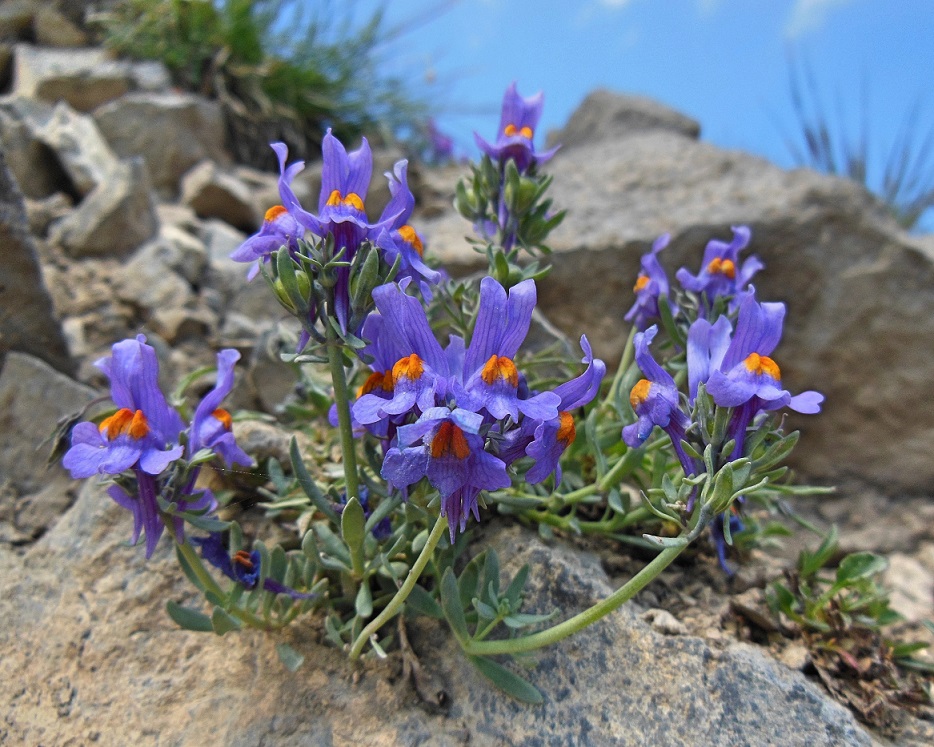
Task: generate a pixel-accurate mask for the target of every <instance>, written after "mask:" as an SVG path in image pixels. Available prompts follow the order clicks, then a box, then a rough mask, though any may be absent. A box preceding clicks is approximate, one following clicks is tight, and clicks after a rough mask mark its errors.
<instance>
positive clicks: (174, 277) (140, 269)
mask: <svg viewBox="0 0 934 747" xmlns="http://www.w3.org/2000/svg"><path fill="white" fill-rule="evenodd" d="M181 261H182V255H181V252H180V251H179V250H178V248H177V247H176V246H175V245H174V244H171V243H169V242H167V241H164V240H162V239H155V240H154V241H150V242H149V243H147V244H145V245H144V246H142V247H140V249H139V251H137V252H136V253H135V254H133V256H132V257H131V258H130V260H129V262H127V265H126V267H125V268H124V270H123V272H121V273H120V274H119V275H118V276H117V278H116V289H115V292H116V294H117V296H118V297H119V298H121V299H123V300H124V301H126V302H127V303H130V304H133V305H134V306H136V307H138V308H139V309H140V310H141V311H142V312H143V316H144V317H149V316H151V315H152V314H154V313H155V312H157V311H162V310H170V309H181V308H183V307H184V306H186V305H188V304H190V303H191V302H192V301H193V300H194V294H193V292H192V289H191V286H190V285H189V284H188V282H187V281H185V279H184V278H182V277H181V276H179V275H178V274H177V273H176V272H175V268H176V267H178V266H179V263H180V262H181Z"/></svg>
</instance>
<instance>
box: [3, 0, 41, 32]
mask: <svg viewBox="0 0 934 747" xmlns="http://www.w3.org/2000/svg"><path fill="white" fill-rule="evenodd" d="M37 5H38V3H37V2H36V0H10V1H9V2H4V3H2V4H0V38H3V39H25V38H26V36H27V35H28V34H29V33H30V31H31V30H32V23H33V18H34V16H35V14H36V7H37Z"/></svg>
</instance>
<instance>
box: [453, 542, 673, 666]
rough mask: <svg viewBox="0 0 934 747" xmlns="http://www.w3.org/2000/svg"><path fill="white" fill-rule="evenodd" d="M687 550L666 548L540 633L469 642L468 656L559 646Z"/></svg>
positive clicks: (641, 587) (636, 591)
mask: <svg viewBox="0 0 934 747" xmlns="http://www.w3.org/2000/svg"><path fill="white" fill-rule="evenodd" d="M685 547H687V545H684V546H681V547H667V548H665V549H664V550H662V551H661V552H660V553H659V554H658V555H657V556H655V559H654V560H652V562H651V563H649V564H648V565H647V566H646V567H645V568H643V569H642V570H641V571H639V572H638V573H637V574H636V575H635V576H633V577H632V578H631V579H629V581H627V582H626V583H625V584H623V585H622V586H621V587H620V588H619V589H617V590H616V591H615V592H613V593H612V594H611V595H610V596H608V597H607V598H606V599H604V600H603V601H602V602H599V603H598V604H595V605H594V606H593V607H590V608H589V609H586V610H584V611H583V612H581V613H580V614H579V615H575V616H574V617H572V618H570V619H568V620H565V621H564V622H562V623H558V624H557V625H553V626H552V627H550V628H547V629H545V630H542V631H540V632H538V633H533V634H532V635H528V636H523V637H521V638H510V639H506V640H501V641H467V642H466V643H465V644H464V653H466V654H469V655H471V656H490V655H494V654H518V653H521V652H523V651H534V650H535V649H538V648H543V647H544V646H550V645H551V644H553V643H557V642H558V641H561V640H563V639H565V638H567V637H568V636H569V635H573V634H574V633H576V632H578V631H579V630H583V629H584V628H586V627H587V626H588V625H591V624H593V623H595V622H597V620H599V619H601V618H602V617H605V616H606V615H608V614H609V613H610V612H613V611H614V610H616V609H618V608H619V607H621V606H622V605H623V604H624V603H625V602H628V601H629V600H630V599H632V598H633V597H634V596H635V595H636V594H638V593H639V592H640V591H641V590H642V589H643V588H645V587H646V586H647V585H648V583H649V582H650V581H652V580H653V579H654V578H655V577H656V576H657V575H658V574H659V573H661V572H662V571H663V570H664V569H665V568H667V567H668V566H669V565H670V564H671V562H672V561H673V560H674V559H675V558H676V557H678V555H680V554H681V553H682V552H683V551H684V548H685Z"/></svg>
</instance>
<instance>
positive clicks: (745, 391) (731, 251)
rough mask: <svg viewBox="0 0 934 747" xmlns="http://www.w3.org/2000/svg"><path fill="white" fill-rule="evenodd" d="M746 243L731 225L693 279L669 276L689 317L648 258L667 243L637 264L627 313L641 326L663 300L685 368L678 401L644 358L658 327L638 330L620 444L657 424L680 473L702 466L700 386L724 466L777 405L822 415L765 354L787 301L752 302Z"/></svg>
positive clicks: (752, 262) (741, 230)
mask: <svg viewBox="0 0 934 747" xmlns="http://www.w3.org/2000/svg"><path fill="white" fill-rule="evenodd" d="M749 239H750V231H749V229H748V228H746V227H745V226H740V227H735V228H734V229H733V241H732V242H731V243H729V244H726V243H723V242H720V241H711V242H710V243H709V244H708V245H707V248H706V250H705V252H704V261H703V268H702V270H701V272H700V273H699V274H698V275H696V276H695V275H691V274H690V273H689V272H688V271H687V270H686V269H685V268H682V269H680V270H679V271H678V273H677V278H678V280H679V281H680V282H681V285H682V286H683V287H684V289H685V290H686V291H688V292H689V293H688V294H687V295H688V296H690V295H693V297H694V299H698V300H695V301H693V302H690V303H685V304H682V307H683V309H687V308H692V307H693V308H696V309H697V317H696V318H694V319H693V320H691V319H690V318H689V317H688V316H687V313H686V312H684V313H682V314H680V315H679V314H678V306H677V305H675V303H674V301H673V300H672V299H670V298H669V288H668V282H667V279H666V276H665V272H664V270H663V269H662V267H661V265H660V264H659V263H658V260H657V257H656V255H657V254H658V252H659V251H660V250H661V249H662V248H664V246H665V245H666V244H667V243H668V237H667V236H663V237H662V238H661V239H659V240H658V241H656V242H655V245H654V246H653V248H652V251H651V252H650V253H649V254H647V255H646V256H645V257H643V259H642V268H643V273H642V274H641V275H640V277H639V281H638V282H637V284H636V295H637V298H636V303H635V305H634V306H633V307H632V309H631V310H630V312H629V314H628V315H627V318H628V319H631V320H632V321H634V322H635V323H636V325H637V326H641V325H642V324H645V323H646V322H648V321H649V320H651V319H652V318H653V317H657V316H658V313H659V307H658V303H659V298H665V300H666V302H668V303H669V305H670V306H671V308H672V309H673V314H674V315H676V319H677V320H679V321H681V322H682V323H683V324H685V325H686V326H687V335H686V350H685V351H683V353H684V355H685V358H686V364H687V379H688V382H687V383H688V391H687V394H686V395H685V394H683V393H681V392H680V391H679V389H678V386H677V385H676V383H675V380H674V378H673V377H672V375H671V374H670V373H668V371H666V370H665V368H663V367H662V366H661V365H660V364H659V363H658V361H656V359H655V357H654V356H653V355H652V352H651V350H650V346H651V344H652V341H653V340H654V339H655V337H656V335H657V333H658V327H657V326H656V325H654V324H653V325H652V326H650V327H648V329H645V330H644V331H641V332H639V333H637V334H636V336H635V340H634V349H635V360H636V364H637V365H638V366H639V368H640V369H641V371H642V373H643V376H644V378H642V379H640V380H639V381H638V382H637V383H636V385H635V386H634V387H633V388H632V391H631V392H630V396H629V403H630V405H631V406H632V409H633V412H634V413H635V415H636V421H635V422H634V423H632V424H631V425H628V426H626V427H625V428H624V429H623V440H624V441H625V442H626V443H627V444H628V445H629V446H631V447H638V446H641V445H642V444H643V443H644V442H645V441H646V439H647V438H648V437H649V435H650V434H651V433H652V430H653V429H654V428H655V426H658V427H660V428H661V429H663V430H664V431H665V432H666V433H667V434H668V435H669V436H670V438H671V442H672V446H673V448H674V450H675V453H676V454H677V456H678V459H679V461H680V463H681V466H682V468H683V470H684V473H685V475H686V476H692V475H696V474H700V473H701V472H703V471H704V470H705V465H704V463H703V460H702V459H700V458H698V457H697V456H696V454H700V453H702V452H703V450H704V447H705V446H706V444H705V443H703V439H702V432H701V429H700V428H698V427H697V423H696V414H695V409H696V407H695V405H696V401H697V398H698V394H699V392H700V390H701V387H702V386H703V388H704V390H705V391H706V393H707V395H709V397H710V398H712V401H713V404H714V405H716V406H717V407H720V408H729V419H728V425H727V428H726V434H725V441H724V443H728V442H732V443H733V448H732V450H731V452H730V454H729V456H728V458H729V460H731V461H732V460H737V459H740V458H742V457H744V456H748V455H747V453H746V448H745V447H746V442H747V431H748V429H749V428H750V426H752V427H753V428H757V429H758V428H759V427H766V426H767V425H768V423H767V422H766V419H764V418H759V416H760V415H764V414H767V413H771V412H773V411H776V410H779V409H781V408H785V407H787V408H789V409H791V410H794V411H796V412H799V413H806V414H813V413H817V412H819V411H820V405H821V402H822V401H823V399H824V398H823V395H821V394H819V393H817V392H814V391H807V392H804V393H802V394H798V395H792V394H791V393H790V392H788V391H787V390H786V389H785V388H784V387H783V386H782V379H781V370H780V369H779V367H778V364H777V363H776V362H775V361H774V360H773V359H772V358H771V357H770V356H771V355H772V353H773V351H774V350H775V348H776V347H777V346H778V343H779V341H780V340H781V336H782V325H783V322H784V317H785V305H784V304H782V303H760V302H759V301H757V300H756V292H755V288H754V287H752V286H751V285H749V280H750V278H751V277H752V275H753V274H754V273H755V272H757V271H758V270H760V269H761V268H762V263H761V262H760V261H759V260H758V258H756V257H750V258H748V259H747V260H746V261H745V262H744V263H743V264H742V266H741V267H739V266H738V265H739V260H738V254H739V251H740V250H741V249H743V248H745V247H746V245H747V244H748V243H749ZM717 310H722V313H720V314H719V315H718V316H717V317H716V319H715V320H714V321H711V320H710V316H711V315H712V314H713V313H714V312H716V311H717ZM732 312H735V314H734V313H732ZM691 443H694V445H695V446H696V447H697V448H695V449H693V450H691V453H689V451H688V450H686V449H685V444H691ZM692 454H694V455H693V456H692ZM734 521H735V522H738V521H739V520H738V518H734ZM721 525H722V521H716V520H715V521H714V535H715V539H716V540H717V546H718V552H719V554H720V558H721V562H723V560H724V552H725V548H724V546H723V542H722V539H723V535H722V531H721V532H720V534H719V535H718V534H717V530H718V528H719V527H721ZM737 525H738V526H739V524H737ZM724 567H725V563H724Z"/></svg>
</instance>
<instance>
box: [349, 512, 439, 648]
mask: <svg viewBox="0 0 934 747" xmlns="http://www.w3.org/2000/svg"><path fill="white" fill-rule="evenodd" d="M447 528H448V520H447V517H446V516H439V517H438V520H437V521H436V522H435V525H434V527H432V529H431V534H429V535H428V541H427V542H426V543H425V546H424V547H423V548H422V551H421V553H419V556H418V557H417V558H416V559H415V564H414V565H413V566H412V568H411V569H410V570H409V574H408V575H407V576H406V577H405V581H403V582H402V586H400V587H399V591H397V592H396V595H395V596H394V597H393V598H392V599H391V600H389V604H387V605H386V606H385V607H383V611H382V612H380V613H379V615H377V616H376V617H375V618H373V619H372V620H371V621H370V623H369V625H367V626H366V627H365V628H364V629H363V630H362V631H361V632H360V635H358V636H357V639H356V640H355V641H354V642H353V646H352V647H351V649H350V658H351V659H359V658H360V654H361V653H362V652H363V647H364V646H365V645H366V642H367V641H368V640H370V636H372V635H373V634H374V633H376V631H377V630H379V629H380V628H381V627H383V625H385V624H386V623H387V622H388V621H389V620H390V619H391V618H392V617H393V616H394V615H395V614H396V613H397V612H399V611H400V610H401V609H402V605H403V604H404V603H405V600H406V599H408V596H409V594H411V593H412V589H414V588H415V583H416V582H417V581H418V577H419V576H421V575H422V571H423V570H425V566H426V565H427V564H428V561H429V560H431V556H432V554H433V553H434V551H435V547H436V546H437V545H438V542H439V540H440V539H441V537H442V536H443V535H444V531H445V530H446V529H447Z"/></svg>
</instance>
